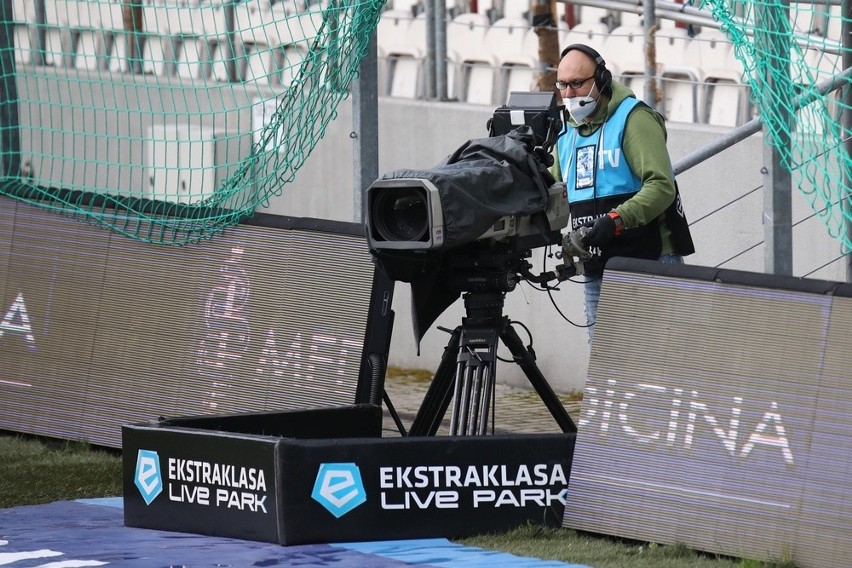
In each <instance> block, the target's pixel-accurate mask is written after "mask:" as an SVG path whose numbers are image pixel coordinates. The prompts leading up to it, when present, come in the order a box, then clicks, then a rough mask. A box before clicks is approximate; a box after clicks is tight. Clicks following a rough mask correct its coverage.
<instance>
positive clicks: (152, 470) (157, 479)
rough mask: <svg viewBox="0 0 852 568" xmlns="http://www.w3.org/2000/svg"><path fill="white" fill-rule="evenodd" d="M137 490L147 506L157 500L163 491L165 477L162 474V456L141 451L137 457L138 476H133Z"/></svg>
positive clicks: (149, 451)
mask: <svg viewBox="0 0 852 568" xmlns="http://www.w3.org/2000/svg"><path fill="white" fill-rule="evenodd" d="M133 480H134V482H135V483H136V488H137V489H139V493H141V494H142V498H143V499H145V504H146V505H150V504H151V501H153V500H154V499H156V498H157V495H159V494H160V493H161V492H162V491H163V476H162V475H161V474H160V456H158V455H157V452H154V451H151V450H139V454H138V455H137V456H136V474H135V475H134V476H133Z"/></svg>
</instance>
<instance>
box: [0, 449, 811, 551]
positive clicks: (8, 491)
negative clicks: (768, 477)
mask: <svg viewBox="0 0 852 568" xmlns="http://www.w3.org/2000/svg"><path fill="white" fill-rule="evenodd" d="M0 456H2V457H3V459H2V460H0V508H6V507H15V506H20V505H37V504H40V503H51V502H53V501H63V500H71V499H83V498H96V497H116V496H120V495H121V491H122V485H121V473H122V472H121V455H120V453H119V452H117V451H108V450H104V449H99V448H92V447H90V446H89V445H87V444H84V443H74V442H51V441H45V440H43V439H36V438H31V437H25V436H17V435H9V434H6V435H3V434H2V433H0ZM455 542H458V543H460V544H465V545H468V546H476V547H479V548H485V549H489V550H498V551H501V552H508V553H510V554H515V555H518V556H530V557H536V558H542V559H546V560H559V561H563V562H567V563H573V564H586V565H588V566H592V567H594V568H795V565H794V564H793V563H792V562H789V561H780V560H779V561H778V562H759V561H755V560H749V559H743V560H741V559H734V558H727V557H718V556H715V555H709V554H703V553H700V552H696V551H694V550H691V549H689V548H688V547H687V546H685V545H683V544H673V545H668V546H665V545H658V544H653V543H643V542H635V541H627V540H624V539H617V538H611V537H606V536H600V535H592V534H585V533H580V532H577V531H573V530H567V529H559V528H549V527H544V526H540V525H527V526H524V527H520V528H518V529H515V530H513V531H510V532H508V533H501V534H493V535H482V536H477V537H472V538H465V539H455Z"/></svg>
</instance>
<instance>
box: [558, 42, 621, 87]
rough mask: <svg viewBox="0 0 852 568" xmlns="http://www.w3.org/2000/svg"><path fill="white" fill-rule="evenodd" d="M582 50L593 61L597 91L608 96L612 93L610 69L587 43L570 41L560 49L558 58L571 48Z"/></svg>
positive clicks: (571, 49)
mask: <svg viewBox="0 0 852 568" xmlns="http://www.w3.org/2000/svg"><path fill="white" fill-rule="evenodd" d="M575 49H576V50H577V51H582V52H583V53H585V54H586V55H588V56H589V57H590V58H591V59H592V61H594V62H595V65H596V66H597V67H595V77H594V78H595V86H596V87H597V88H598V92H599V93H600V94H602V95H604V96H609V95H611V94H612V71H610V70H609V69H607V68H606V61H604V58H603V57H601V54H600V53H598V52H597V51H595V50H594V49H592V48H591V47H589V46H588V45H585V44H582V43H572V44H571V45H569V46H568V47H566V48H565V49H563V50H562V54H561V55H560V56H559V60H560V61H561V60H562V58H563V57H565V54H567V53H568V52H569V51H573V50H575Z"/></svg>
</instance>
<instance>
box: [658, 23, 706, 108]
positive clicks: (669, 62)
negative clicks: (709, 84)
mask: <svg viewBox="0 0 852 568" xmlns="http://www.w3.org/2000/svg"><path fill="white" fill-rule="evenodd" d="M691 42H692V39H691V38H690V37H689V35H688V34H687V31H686V30H685V29H683V28H676V27H674V28H665V29H660V30H657V32H656V34H655V43H656V54H657V73H658V75H659V77H660V87H661V88H662V94H663V100H662V101H661V102H662V109H661V110H662V112H663V114H664V115H665V116H666V117H667V118H668V119H669V120H673V121H677V122H693V123H694V122H698V121H699V116H700V109H701V106H702V104H703V99H702V94H703V90H702V89H701V88H700V85H701V82H702V81H703V79H704V77H703V75H702V73H701V70H700V69H699V67H698V66H697V65H695V64H694V63H693V62H691V61H689V60H687V59H686V54H687V53H688V52H689V47H690V44H691Z"/></svg>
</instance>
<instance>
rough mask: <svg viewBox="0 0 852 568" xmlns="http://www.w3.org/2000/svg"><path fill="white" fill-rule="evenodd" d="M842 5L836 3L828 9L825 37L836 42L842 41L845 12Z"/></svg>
mask: <svg viewBox="0 0 852 568" xmlns="http://www.w3.org/2000/svg"><path fill="white" fill-rule="evenodd" d="M841 9H842V6H840V5H839V4H838V5H834V6H831V8H829V10H828V25H827V26H826V30H825V38H826V39H830V40H833V41H836V42H838V43H839V42H840V36H841V34H842V28H843V12H842V11H841Z"/></svg>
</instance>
